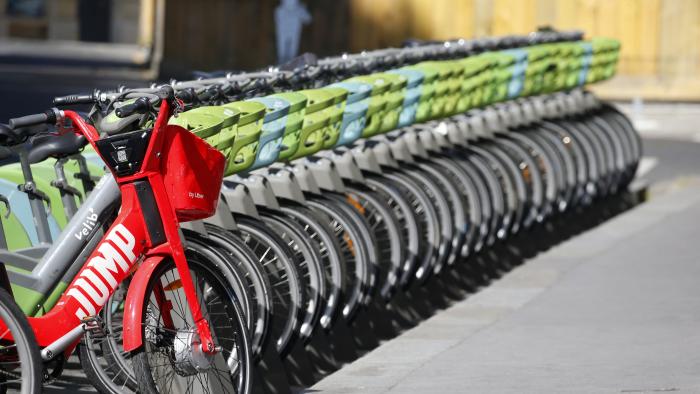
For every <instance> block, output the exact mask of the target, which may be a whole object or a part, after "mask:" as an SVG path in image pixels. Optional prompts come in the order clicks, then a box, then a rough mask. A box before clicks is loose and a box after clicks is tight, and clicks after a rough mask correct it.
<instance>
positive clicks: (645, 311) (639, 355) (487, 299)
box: [308, 179, 700, 393]
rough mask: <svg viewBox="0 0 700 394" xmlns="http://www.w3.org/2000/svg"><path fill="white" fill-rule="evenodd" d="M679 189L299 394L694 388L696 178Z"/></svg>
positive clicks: (528, 265)
mask: <svg viewBox="0 0 700 394" xmlns="http://www.w3.org/2000/svg"><path fill="white" fill-rule="evenodd" d="M676 185H680V187H679V189H677V190H675V191H670V192H668V194H665V195H663V196H660V197H657V198H655V199H653V200H652V201H650V202H647V203H645V204H642V205H641V206H639V207H637V208H635V209H633V210H631V211H629V212H626V213H624V214H622V215H620V216H618V217H616V218H614V219H612V220H610V221H608V222H606V223H604V224H602V225H600V226H599V227H597V228H594V229H593V230H591V231H588V232H586V233H584V234H582V235H580V236H577V237H574V238H572V239H571V240H569V241H567V242H564V243H562V244H561V245H558V246H556V247H554V248H552V249H550V250H549V251H548V252H546V253H543V254H540V255H539V256H537V257H536V258H534V259H532V260H529V261H526V262H525V263H524V264H523V265H522V266H520V267H518V268H516V269H514V270H513V271H511V272H510V273H508V274H507V275H505V276H504V277H503V278H502V279H500V280H499V281H497V282H495V283H493V284H492V285H490V286H488V287H487V288H485V289H484V290H482V291H480V292H479V293H477V294H475V295H473V296H471V297H470V298H468V299H467V300H465V301H462V302H459V303H457V304H455V305H454V306H452V307H451V308H449V309H447V310H445V311H442V312H438V313H437V314H436V315H435V316H434V317H432V318H430V319H428V320H426V321H425V322H423V323H422V324H420V325H419V326H418V327H416V328H414V329H413V330H410V331H408V332H406V333H404V334H403V335H400V336H399V337H397V338H395V339H393V340H391V341H388V342H387V343H385V344H383V345H382V346H380V347H379V348H377V349H375V350H374V351H372V352H371V353H369V354H368V355H366V356H365V357H363V358H361V359H359V360H357V361H355V362H354V363H352V364H350V365H348V366H346V367H344V368H342V369H340V370H339V371H338V372H336V373H334V374H332V375H330V376H328V377H327V378H325V379H324V380H322V381H321V382H319V383H318V384H316V385H315V386H314V387H312V389H310V390H309V391H308V392H313V393H569V392H571V393H598V392H600V393H657V392H689V393H700V374H699V371H700V352H699V351H698V349H700V329H699V328H700V286H698V281H699V279H700V247H698V244H697V242H698V241H697V234H698V229H699V228H700V224H698V222H697V220H698V219H700V181H698V180H697V179H690V180H685V181H683V182H680V183H676ZM671 190H673V188H671Z"/></svg>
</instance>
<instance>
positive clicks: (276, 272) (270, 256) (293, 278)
mask: <svg viewBox="0 0 700 394" xmlns="http://www.w3.org/2000/svg"><path fill="white" fill-rule="evenodd" d="M236 225H237V226H238V234H239V236H240V239H241V240H243V242H245V244H246V245H247V246H248V247H249V248H250V250H252V251H253V253H254V254H255V256H256V257H257V260H258V263H257V264H258V266H260V267H262V268H263V270H264V272H265V276H267V279H268V281H269V283H270V289H271V290H272V293H271V295H272V316H271V318H270V329H269V330H270V337H271V338H272V340H273V341H274V344H275V347H276V349H277V351H278V352H279V353H280V354H281V355H284V354H286V351H287V350H288V349H289V347H290V345H291V344H292V343H293V342H294V338H295V337H296V333H297V330H298V328H299V325H300V324H301V323H300V320H301V314H302V308H303V306H304V304H305V303H304V289H303V288H302V287H301V284H302V281H301V279H300V278H299V273H298V271H297V268H296V262H295V261H294V260H293V259H294V253H293V252H292V251H291V250H290V249H289V247H288V246H287V245H286V243H285V242H284V240H282V239H280V238H279V237H278V236H277V234H276V233H275V232H274V231H273V230H272V229H271V228H270V227H269V226H267V225H266V224H265V223H264V222H263V221H262V220H256V219H253V218H249V217H245V216H242V215H237V216H236Z"/></svg>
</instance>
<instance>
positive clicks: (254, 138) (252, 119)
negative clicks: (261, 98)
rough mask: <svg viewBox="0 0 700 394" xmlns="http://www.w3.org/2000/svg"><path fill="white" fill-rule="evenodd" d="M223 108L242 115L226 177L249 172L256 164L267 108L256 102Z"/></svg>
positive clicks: (245, 102) (229, 105) (236, 103)
mask: <svg viewBox="0 0 700 394" xmlns="http://www.w3.org/2000/svg"><path fill="white" fill-rule="evenodd" d="M222 107H224V108H233V109H235V110H237V111H239V112H240V114H241V115H240V118H239V119H238V123H237V129H236V133H235V137H234V139H233V145H232V146H231V154H230V155H229V157H228V165H227V166H226V175H231V174H235V173H239V172H242V171H245V170H247V169H248V168H250V166H251V165H253V163H254V162H255V157H256V156H257V154H258V140H259V139H260V134H261V133H262V126H263V120H264V119H265V110H266V108H265V105H264V104H261V103H258V102H255V101H236V102H233V103H228V104H225V105H223V106H222Z"/></svg>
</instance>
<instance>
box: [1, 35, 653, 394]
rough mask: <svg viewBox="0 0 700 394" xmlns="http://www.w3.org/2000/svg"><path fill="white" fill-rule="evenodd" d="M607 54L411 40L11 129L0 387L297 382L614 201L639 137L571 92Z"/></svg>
mask: <svg viewBox="0 0 700 394" xmlns="http://www.w3.org/2000/svg"><path fill="white" fill-rule="evenodd" d="M618 54H619V43H618V42H616V41H614V40H609V39H593V40H583V39H582V35H581V33H579V32H551V31H548V32H537V33H533V34H531V35H528V36H509V37H501V38H491V39H483V40H455V41H447V42H440V43H430V42H421V43H412V45H410V46H407V47H405V48H393V49H384V50H378V51H371V52H363V53H360V54H346V55H343V56H340V57H335V58H325V59H316V58H314V57H312V56H308V55H307V56H303V57H300V58H298V59H295V60H294V61H292V62H291V63H289V64H286V65H282V66H280V67H274V68H270V69H268V70H265V71H260V72H255V73H247V74H221V75H212V74H208V75H202V76H200V78H199V79H197V80H193V81H185V82H182V81H171V82H170V83H169V84H159V85H153V86H151V87H147V88H139V89H125V88H119V89H115V91H113V92H97V91H96V92H93V93H92V94H86V95H73V96H66V97H59V98H56V99H55V100H54V105H55V107H54V108H51V109H49V110H47V111H45V112H43V113H38V114H34V115H28V116H23V117H19V118H15V119H11V120H10V121H9V122H8V124H7V125H1V126H0V146H1V147H2V148H0V158H2V160H3V162H4V163H6V164H5V165H4V166H2V167H0V194H1V195H2V202H3V203H4V204H5V210H4V216H3V217H2V226H1V227H0V230H2V231H0V259H1V261H2V263H3V264H2V265H0V266H1V267H2V269H1V270H0V280H1V281H2V289H0V320H1V321H2V322H1V323H0V326H3V328H4V329H3V330H2V332H3V334H2V336H0V356H1V357H2V363H1V364H0V388H2V391H3V392H7V391H10V392H12V391H19V392H22V393H36V392H40V391H41V390H42V387H43V385H45V384H48V383H51V382H61V381H62V379H63V378H62V377H61V373H62V372H63V370H64V367H65V366H66V364H67V363H68V360H69V358H70V357H71V355H73V354H77V355H78V357H79V361H80V365H81V366H82V368H83V370H84V371H85V374H86V376H87V377H88V379H89V381H90V383H92V384H93V385H94V386H95V388H96V389H97V390H98V391H99V392H102V393H121V392H162V393H171V392H183V393H189V392H201V393H209V392H217V393H234V392H235V393H249V392H253V391H255V392H261V393H262V392H275V393H280V392H289V391H290V387H292V386H309V385H311V384H312V383H313V382H314V381H316V380H317V379H319V378H320V377H321V376H323V375H324V374H327V373H330V372H332V371H335V370H337V369H338V368H340V367H341V366H342V364H343V363H346V362H348V361H351V360H352V359H354V358H356V357H358V356H359V355H361V354H362V353H363V352H366V351H368V350H369V349H371V348H373V347H375V346H377V343H378V340H380V339H385V338H389V337H392V336H395V335H397V334H398V333H400V332H401V331H403V330H405V329H406V328H408V327H411V326H413V325H415V324H416V323H417V322H418V320H420V319H421V318H424V317H426V316H425V315H424V314H423V315H422V314H421V312H420V310H421V305H425V304H426V303H429V302H430V300H431V294H430V293H431V292H432V291H434V290H435V289H436V288H439V287H440V284H441V283H442V282H443V281H444V280H445V278H446V277H449V276H450V275H453V276H454V273H455V272H458V271H457V269H458V267H463V266H466V265H469V264H472V260H473V257H474V256H478V255H479V254H481V253H484V252H485V251H487V250H489V248H492V247H494V245H496V244H499V243H505V242H508V240H509V239H510V238H512V237H514V236H516V235H517V234H520V233H523V232H527V231H531V230H532V229H533V228H536V227H538V226H541V225H542V224H543V223H545V222H547V221H550V220H552V218H555V217H557V216H559V215H563V214H565V212H567V211H571V210H573V209H580V208H581V207H586V206H589V205H591V204H593V203H594V202H595V201H596V200H599V199H602V198H606V196H611V195H615V194H617V193H619V192H620V191H622V190H624V189H625V188H626V187H627V185H628V184H629V183H630V182H631V180H632V179H633V177H634V174H635V171H636V167H637V164H638V162H639V159H640V157H641V154H642V145H641V140H640V138H639V136H638V134H637V133H636V132H635V130H634V129H633V127H632V125H631V123H630V122H629V120H628V119H627V118H626V117H625V116H624V115H622V114H621V113H620V112H618V111H617V110H616V109H615V108H614V107H613V106H611V105H609V104H607V103H605V102H602V101H600V100H598V99H597V98H596V97H595V96H594V95H593V94H591V93H589V92H587V91H586V90H585V89H584V86H585V85H586V84H588V83H593V82H597V81H600V80H604V79H607V78H610V77H611V76H612V75H613V74H614V72H615V65H616V62H617V58H618ZM71 108H72V109H71ZM81 109H82V110H85V109H87V111H80V110H81ZM460 272H461V271H460Z"/></svg>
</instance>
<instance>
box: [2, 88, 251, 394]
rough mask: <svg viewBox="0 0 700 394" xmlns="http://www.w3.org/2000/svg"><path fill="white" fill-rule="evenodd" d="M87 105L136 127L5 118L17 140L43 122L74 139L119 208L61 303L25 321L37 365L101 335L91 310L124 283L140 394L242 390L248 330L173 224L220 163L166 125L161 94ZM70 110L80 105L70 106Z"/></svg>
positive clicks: (196, 204)
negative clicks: (99, 163) (107, 177)
mask: <svg viewBox="0 0 700 394" xmlns="http://www.w3.org/2000/svg"><path fill="white" fill-rule="evenodd" d="M91 99H92V100H94V101H99V100H102V102H103V104H104V103H107V104H106V106H107V107H109V108H110V109H111V111H112V112H113V115H110V116H116V117H118V118H121V119H125V120H128V119H133V118H138V119H139V121H138V122H136V124H138V125H140V126H143V127H136V128H134V127H130V128H128V129H127V130H122V129H119V128H116V129H113V130H107V131H105V130H100V127H95V126H93V125H91V124H89V123H88V122H86V121H85V120H84V119H83V118H82V117H81V116H80V115H79V114H78V113H76V112H74V111H69V110H66V111H62V110H59V109H56V108H53V109H51V110H49V111H46V112H45V113H42V114H36V115H30V116H25V117H22V118H17V119H13V120H11V121H10V127H11V128H12V129H13V130H14V131H15V132H16V133H18V134H20V133H22V132H24V131H25V130H31V129H32V127H36V126H37V125H39V124H50V125H56V130H57V132H56V134H62V133H66V132H73V133H75V134H76V135H79V136H83V137H85V138H86V139H87V141H88V142H89V143H90V144H91V145H92V146H93V147H94V148H95V150H96V151H97V152H98V153H99V155H100V156H101V157H102V159H103V160H104V162H105V163H106V164H107V166H108V167H109V169H110V170H111V172H112V174H113V176H114V178H115V180H116V182H117V183H118V185H119V189H120V191H121V207H120V209H119V212H118V213H117V214H116V217H114V220H113V222H112V223H111V225H110V227H109V229H108V230H107V231H106V232H105V233H104V235H103V236H102V237H101V239H100V241H99V242H98V243H96V244H95V245H94V247H93V249H91V251H90V253H89V257H88V258H87V260H86V262H85V264H84V265H83V267H82V268H81V269H80V271H79V273H78V275H77V276H76V277H75V279H74V280H73V281H72V283H71V284H70V285H69V287H68V288H67V289H66V291H65V292H64V293H63V296H62V297H61V299H60V301H59V302H58V303H57V304H56V306H55V307H54V308H52V309H51V310H50V311H48V312H47V313H46V314H44V315H43V316H41V317H35V318H29V323H30V325H31V327H32V330H33V331H34V334H35V336H36V341H37V342H38V345H39V348H40V349H41V356H42V358H43V360H44V361H45V362H47V363H50V362H51V360H53V359H55V358H57V357H66V358H67V356H68V355H70V353H71V352H72V351H73V350H74V349H75V347H76V346H77V344H78V342H79V341H80V339H81V337H82V335H83V334H84V332H85V331H86V330H101V329H102V327H101V326H100V324H99V321H98V320H97V318H96V316H97V314H98V312H99V311H100V309H101V308H102V307H103V306H104V304H105V302H106V301H107V299H108V298H109V297H110V296H111V295H112V294H113V293H114V291H115V289H116V288H117V287H118V285H119V284H120V283H122V282H123V281H124V280H125V279H126V278H127V277H131V279H130V286H129V289H128V293H127V297H126V303H125V306H124V323H123V330H124V333H123V338H124V344H123V345H124V350H125V351H126V352H130V353H131V356H132V357H131V360H132V363H133V364H134V370H135V373H136V375H137V380H138V383H139V389H140V391H141V392H144V393H153V392H167V393H171V392H202V393H207V392H220V393H247V392H250V389H251V388H250V387H251V379H252V378H251V376H252V375H251V356H250V347H249V339H248V336H247V335H248V334H247V332H246V330H245V321H244V317H243V313H242V312H241V308H240V306H239V305H238V302H237V300H236V297H235V295H234V293H233V291H232V289H231V286H230V285H229V282H228V281H227V274H226V272H225V268H224V267H217V266H214V265H213V264H211V263H208V262H207V261H202V260H201V259H199V260H196V259H194V260H193V259H189V260H188V259H187V258H186V255H185V251H184V249H183V244H182V242H183V241H182V236H181V233H180V228H179V223H180V222H185V221H190V220H196V219H202V218H205V217H208V216H211V215H212V214H213V213H214V211H215V209H216V205H217V201H218V199H219V191H220V187H221V182H222V177H223V172H224V166H225V158H224V156H223V155H222V154H221V153H220V152H218V151H217V150H215V149H214V148H212V147H211V146H210V145H208V144H207V143H206V142H204V141H203V140H201V139H199V138H198V137H196V136H194V135H193V134H191V133H190V132H188V131H187V130H185V129H183V128H181V127H179V126H172V125H168V119H169V118H170V117H171V116H172V115H173V114H174V110H175V109H176V108H177V106H178V101H177V99H176V98H175V96H174V92H173V90H172V88H171V87H170V86H165V87H162V88H160V89H159V90H155V91H153V92H149V93H144V92H131V93H129V92H127V93H121V94H118V95H115V96H112V97H106V96H104V95H103V96H102V97H93V98H91ZM87 101H89V100H87ZM78 102H81V103H84V102H86V99H85V98H81V99H75V100H73V103H78ZM110 113H111V112H110ZM126 123H131V124H133V123H134V122H126ZM149 124H152V125H153V126H152V127H146V126H145V125H149ZM0 323H1V322H0ZM1 325H2V324H0V326H1ZM4 328H5V327H0V332H5V331H6V330H5V329H4ZM0 340H4V341H7V340H11V338H9V337H8V334H5V337H0Z"/></svg>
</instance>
